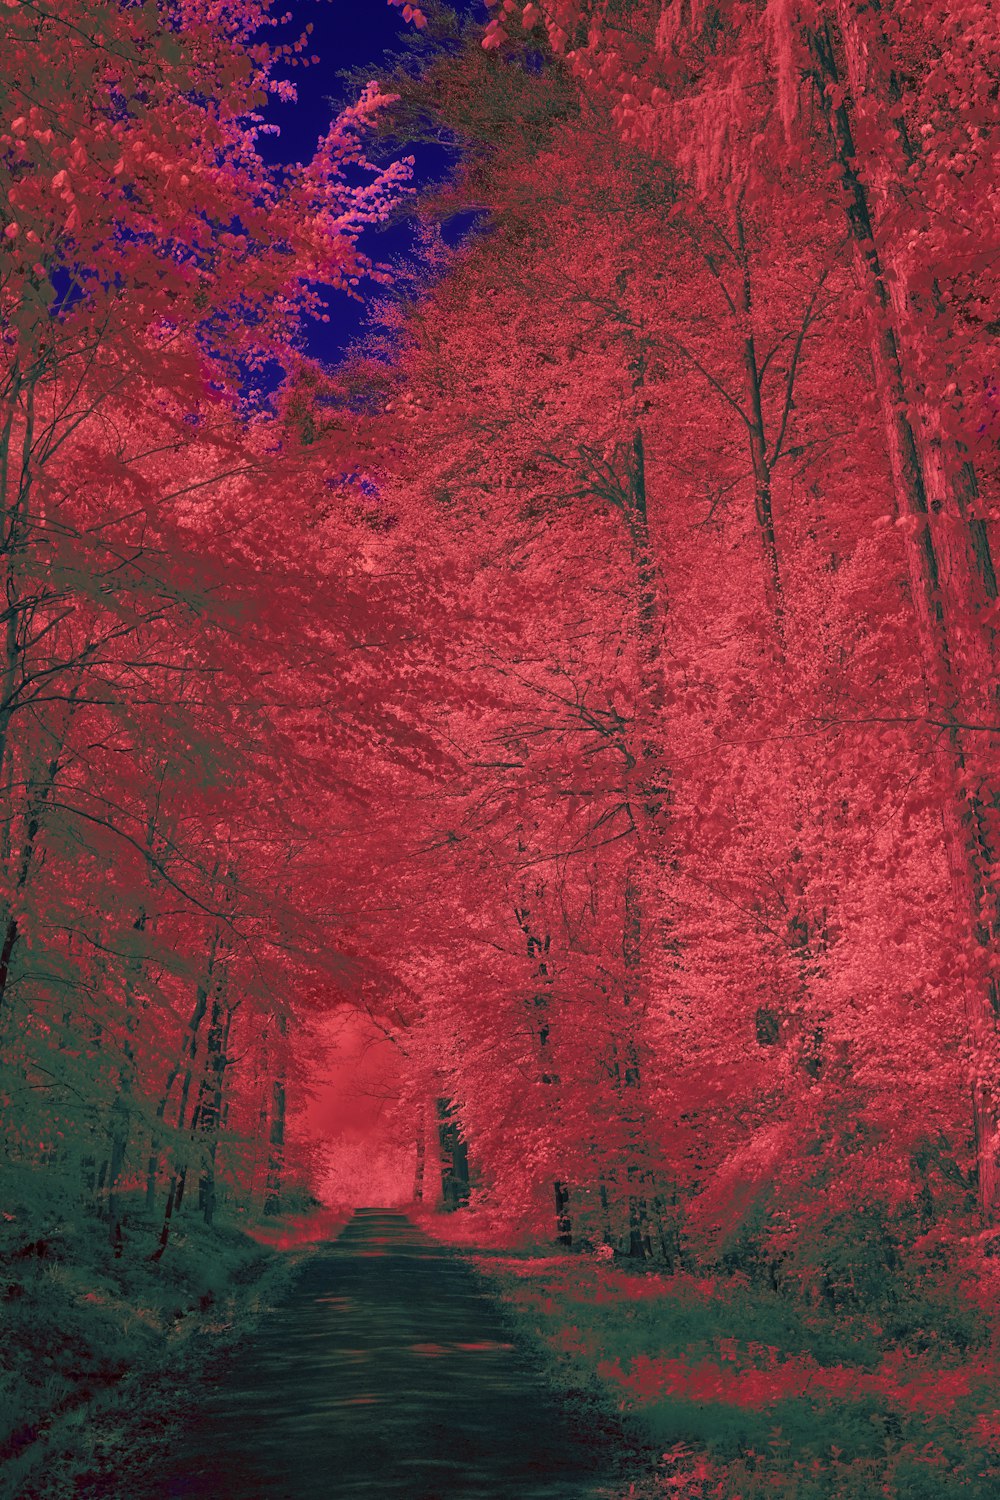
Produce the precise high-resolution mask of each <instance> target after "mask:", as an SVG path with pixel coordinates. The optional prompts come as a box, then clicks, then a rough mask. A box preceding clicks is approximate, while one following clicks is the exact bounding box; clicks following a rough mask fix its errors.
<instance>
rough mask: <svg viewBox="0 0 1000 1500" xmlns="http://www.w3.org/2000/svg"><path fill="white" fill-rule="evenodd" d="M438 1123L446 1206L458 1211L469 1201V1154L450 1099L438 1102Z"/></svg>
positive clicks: (442, 1188)
mask: <svg viewBox="0 0 1000 1500" xmlns="http://www.w3.org/2000/svg"><path fill="white" fill-rule="evenodd" d="M437 1121H438V1141H439V1143H440V1153H441V1199H442V1205H443V1207H444V1208H445V1209H446V1210H454V1209H456V1208H460V1207H461V1206H462V1204H463V1203H468V1201H469V1152H468V1147H467V1146H466V1143H465V1138H464V1136H463V1135H462V1127H461V1124H460V1122H459V1120H458V1118H457V1116H456V1114H455V1109H454V1105H453V1104H452V1102H451V1100H450V1099H439V1100H438V1101H437Z"/></svg>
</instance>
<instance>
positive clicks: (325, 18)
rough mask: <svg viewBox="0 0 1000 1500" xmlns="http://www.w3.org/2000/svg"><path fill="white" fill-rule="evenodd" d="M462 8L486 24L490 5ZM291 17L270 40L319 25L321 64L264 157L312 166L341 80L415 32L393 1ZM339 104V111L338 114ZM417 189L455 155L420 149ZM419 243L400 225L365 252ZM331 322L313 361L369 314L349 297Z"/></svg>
mask: <svg viewBox="0 0 1000 1500" xmlns="http://www.w3.org/2000/svg"><path fill="white" fill-rule="evenodd" d="M451 3H452V4H453V6H454V8H455V9H457V10H463V11H466V12H468V13H470V14H472V15H477V14H481V16H482V18H483V19H484V20H485V18H486V14H487V12H486V7H485V5H484V4H483V3H482V0H451ZM283 10H287V11H288V12H290V13H291V16H292V21H291V23H290V24H289V25H288V26H284V27H281V28H280V29H278V30H277V31H275V32H273V33H271V35H270V36H269V38H268V39H269V40H290V39H292V38H294V37H297V36H298V34H299V33H300V32H301V31H302V29H303V28H304V27H305V25H306V24H307V23H309V22H312V25H313V28H314V29H313V33H312V36H311V38H310V42H311V49H310V50H311V52H313V53H315V54H316V55H318V56H319V58H320V62H319V63H318V64H317V65H315V66H312V67H309V68H296V69H295V70H294V71H293V72H292V73H291V74H290V75H289V76H290V77H291V78H292V80H293V81H294V83H295V85H296V88H297V90H298V96H299V97H298V101H297V103H295V104H283V103H281V102H279V101H275V102H274V103H273V105H272V107H271V114H270V118H271V121H272V122H273V123H274V124H276V125H278V126H279V127H280V132H281V133H280V135H279V136H276V137H267V138H264V139H263V140H262V142H261V150H262V154H263V155H264V156H265V157H266V158H267V159H269V160H271V161H301V160H304V159H307V158H308V157H309V156H310V155H311V154H312V151H313V149H314V147H315V145H316V141H317V138H318V137H319V136H320V135H321V134H322V133H323V132H324V131H325V130H326V129H327V127H328V125H329V123H330V117H331V113H332V112H333V108H335V107H336V103H337V102H339V101H340V100H342V99H343V98H344V82H343V80H342V79H340V78H339V77H338V76H337V75H338V73H339V72H340V71H341V70H342V69H344V68H354V67H358V66H364V65H367V64H369V63H371V64H373V65H374V66H377V65H378V64H379V63H380V62H381V61H382V60H383V58H384V56H385V54H386V52H387V51H388V52H392V51H396V50H399V46H400V42H401V39H402V37H403V35H404V33H405V32H407V31H409V30H410V29H411V28H410V27H409V26H408V23H407V22H405V21H404V20H403V18H402V13H401V11H400V10H398V9H396V8H395V7H394V6H390V5H389V4H388V3H387V0H289V3H288V4H287V5H285V6H282V4H281V0H278V3H277V4H276V5H275V14H276V15H278V14H281V13H282V11H283ZM331 97H332V99H333V101H334V105H333V106H331ZM412 154H413V155H414V156H415V157H416V183H417V185H419V184H420V183H421V182H428V181H433V180H436V179H437V178H439V177H441V176H442V175H443V174H444V172H445V171H446V170H447V168H448V155H447V153H446V152H445V151H444V150H443V149H441V148H438V147H431V146H415V147H414V148H413V152H412ZM410 243H411V237H410V232H409V229H408V227H407V226H406V225H405V224H399V225H393V226H390V227H389V228H387V229H386V230H383V231H380V232H378V233H375V234H372V235H371V237H370V238H369V240H368V242H367V243H366V245H365V248H366V250H367V251H368V253H369V254H370V255H371V256H373V257H374V258H376V259H379V260H389V259H391V258H392V257H394V256H397V255H400V254H405V253H406V251H407V250H408V249H409V247H410ZM329 313H330V322H329V323H326V324H314V325H312V327H311V329H310V331H309V349H310V352H311V353H312V354H315V355H317V356H318V357H320V358H323V359H328V360H331V361H333V360H336V358H337V356H338V355H339V353H340V352H341V350H342V349H343V348H344V347H345V346H346V345H347V343H348V342H349V341H350V340H351V338H353V337H354V336H355V334H356V333H357V332H358V330H359V328H360V327H361V325H362V321H363V317H364V310H363V308H362V307H361V306H359V305H358V304H357V303H355V302H352V301H350V299H349V298H347V297H344V296H338V295H332V296H331V298H330V306H329Z"/></svg>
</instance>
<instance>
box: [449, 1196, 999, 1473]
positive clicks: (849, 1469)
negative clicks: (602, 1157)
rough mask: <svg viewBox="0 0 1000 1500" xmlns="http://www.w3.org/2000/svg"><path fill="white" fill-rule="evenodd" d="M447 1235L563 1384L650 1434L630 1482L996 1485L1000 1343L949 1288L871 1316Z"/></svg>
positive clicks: (636, 1433) (743, 1283)
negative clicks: (649, 1458)
mask: <svg viewBox="0 0 1000 1500" xmlns="http://www.w3.org/2000/svg"><path fill="white" fill-rule="evenodd" d="M456 1217H458V1218H461V1216H460V1215H459V1216H456ZM442 1232H444V1233H445V1234H447V1233H448V1229H447V1227H443V1230H442ZM451 1237H452V1238H453V1239H454V1240H456V1241H457V1242H464V1243H465V1245H466V1249H467V1253H470V1254H471V1255H472V1256H473V1258H474V1263H475V1264H476V1266H477V1268H478V1270H479V1271H480V1273H481V1274H482V1275H483V1276H484V1278H485V1279H486V1281H487V1284H488V1285H490V1286H491V1287H492V1288H493V1289H495V1290H496V1291H498V1292H499V1293H500V1295H501V1296H502V1297H503V1299H504V1301H505V1303H506V1304H507V1306H508V1307H509V1309H510V1310H511V1314H512V1316H513V1319H514V1323H513V1326H514V1327H515V1328H517V1329H518V1330H519V1331H520V1333H521V1334H522V1336H524V1337H526V1338H529V1339H533V1340H535V1341H536V1343H537V1345H538V1347H539V1348H541V1349H542V1350H544V1351H545V1354H546V1357H547V1361H548V1371H549V1378H550V1381H551V1383H552V1385H553V1387H554V1388H556V1389H561V1390H571V1391H575V1392H586V1393H588V1394H589V1397H590V1398H591V1399H592V1400H593V1401H594V1402H596V1403H599V1404H600V1403H603V1404H604V1405H605V1406H606V1407H608V1408H610V1409H612V1410H614V1411H616V1412H617V1413H618V1414H619V1416H620V1418H621V1420H622V1421H623V1422H624V1423H625V1424H626V1427H627V1429H628V1430H629V1431H630V1432H631V1434H632V1436H633V1438H634V1440H635V1441H636V1443H637V1444H639V1445H641V1444H643V1443H646V1444H650V1445H652V1452H653V1455H654V1458H655V1462H654V1463H653V1464H652V1466H651V1468H650V1469H649V1471H648V1472H647V1473H646V1474H645V1475H641V1467H642V1466H641V1465H639V1466H638V1467H637V1471H636V1478H635V1479H634V1480H633V1481H632V1482H631V1483H630V1484H629V1485H627V1486H626V1487H625V1488H624V1490H623V1491H622V1494H623V1495H627V1496H633V1497H635V1500H654V1497H655V1500H661V1497H662V1500H666V1497H668V1496H669V1497H672V1500H765V1497H766V1500H878V1497H886V1496H887V1497H892V1500H997V1497H1000V1409H998V1408H1000V1355H998V1350H997V1347H996V1342H995V1335H994V1332H993V1331H992V1330H991V1327H990V1324H989V1322H988V1320H987V1318H986V1317H985V1316H983V1315H982V1314H981V1313H980V1312H979V1311H978V1310H977V1309H976V1308H974V1307H971V1306H970V1305H969V1304H968V1302H966V1301H963V1300H962V1299H961V1298H960V1297H958V1296H956V1295H952V1294H948V1293H947V1292H942V1293H940V1295H938V1296H933V1295H928V1294H926V1293H925V1294H923V1295H917V1294H916V1293H914V1294H913V1295H912V1296H909V1297H906V1296H903V1297H900V1298H898V1299H897V1300H896V1302H895V1305H893V1306H887V1307H883V1308H882V1309H880V1310H879V1312H878V1315H877V1316H876V1315H875V1314H873V1312H872V1311H871V1310H870V1309H869V1310H867V1311H864V1312H862V1311H860V1310H858V1309H855V1310H854V1311H852V1312H849V1311H846V1310H844V1309H843V1308H841V1309H839V1310H834V1309H831V1308H829V1307H825V1308H824V1307H823V1306H816V1305H809V1304H808V1302H806V1301H805V1300H801V1301H800V1300H798V1299H796V1298H795V1297H794V1296H792V1295H790V1294H789V1293H788V1292H787V1291H786V1292H784V1293H783V1294H782V1293H778V1292H774V1293H771V1292H769V1291H764V1290H762V1289H760V1288H757V1287H754V1286H753V1285H751V1283H750V1282H749V1281H748V1280H747V1279H746V1278H745V1277H741V1276H732V1277H718V1278H705V1279H698V1278H696V1277H693V1276H690V1275H665V1274H656V1273H653V1272H645V1271H643V1270H641V1269H640V1268H638V1267H628V1266H626V1265H625V1264H623V1263H621V1262H619V1263H618V1264H613V1263H608V1262H602V1261H598V1260H597V1259H595V1257H594V1256H592V1255H575V1254H561V1255H553V1254H551V1253H544V1252H543V1253H530V1252H525V1251H523V1250H521V1251H517V1250H507V1251H503V1252H496V1251H486V1250H482V1251H478V1252H477V1251H474V1250H472V1249H471V1246H470V1245H469V1244H468V1231H465V1232H464V1233H463V1231H462V1230H461V1229H460V1227H459V1226H458V1225H457V1224H456V1225H455V1227H454V1231H453V1233H452V1235H451Z"/></svg>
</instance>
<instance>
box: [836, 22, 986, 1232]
mask: <svg viewBox="0 0 1000 1500" xmlns="http://www.w3.org/2000/svg"><path fill="white" fill-rule="evenodd" d="M810 44H811V47H812V53H813V58H814V60H815V77H816V85H817V91H818V94H819V97H820V100H821V103H822V108H823V111H824V115H825V118H826V122H827V127H828V130H829V134H830V139H831V143H832V147H833V152H834V155H835V158H836V161H837V164H838V166H839V168H840V173H841V180H842V184H843V188H844V195H845V202H846V205H847V218H848V224H849V227H850V232H851V239H852V243H853V247H854V257H855V266H856V270H857V275H858V279H859V282H860V284H861V285H862V287H865V288H867V289H868V290H869V291H870V293H871V295H872V299H873V303H874V307H875V316H874V317H873V318H872V324H871V338H870V349H871V357H872V364H873V367H874V370H875V378H876V383H877V387H878V394H879V400H880V404H881V409H882V420H883V428H884V432H885V437H886V446H887V449H888V457H889V465H890V471H891V475H892V483H893V490H894V494H895V503H896V510H897V515H898V516H900V517H903V518H905V519H906V520H907V521H908V522H909V523H910V524H909V525H908V527H907V528H906V529H905V530H904V538H905V547H906V559H907V565H908V570H909V578H910V593H911V597H912V601H913V606H914V613H915V617H916V624H917V637H918V642H919V647H920V655H921V658H922V661H923V665H924V672H925V679H926V691H927V696H928V704H929V710H930V712H929V717H930V718H931V719H932V720H933V721H935V722H938V723H940V724H941V725H942V726H943V727H944V728H946V729H947V730H948V734H949V750H950V757H949V764H948V767H947V786H946V789H945V793H944V797H943V804H944V805H943V815H944V822H945V841H946V850H947V857H948V867H949V872H950V876H951V883H952V889H953V892H954V896H955V903H956V908H957V912H958V915H959V919H960V920H961V921H963V922H968V924H969V927H970V929H971V935H972V939H973V943H974V945H975V949H976V950H977V951H976V952H975V954H974V959H975V962H974V963H973V964H972V965H970V968H969V976H968V978H967V980H966V981H965V983H964V987H963V989H964V992H963V1008H964V1014H965V1022H966V1028H967V1032H968V1036H969V1041H970V1044H971V1051H972V1056H973V1076H972V1085H971V1092H972V1113H973V1129H974V1134H975V1139H976V1148H977V1165H978V1182H979V1201H980V1207H981V1211H982V1213H983V1216H984V1218H985V1219H986V1220H987V1222H992V1221H993V1220H994V1219H995V1217H996V1215H997V1212H998V1209H1000V1165H998V1100H997V1097H996V1091H995V1088H994V1086H993V1084H992V1083H991V1082H990V1079H991V1076H992V1073H993V1058H994V1054H995V1050H996V1004H997V997H996V989H995V984H994V981H993V980H992V977H991V970H990V961H991V959H992V957H993V954H994V952H995V936H996V924H997V915H998V903H997V889H996V883H995V877H994V873H993V872H994V867H995V862H996V852H997V849H998V847H1000V840H998V837H997V828H996V821H997V807H998V804H1000V796H998V789H997V788H996V787H995V786H994V785H993V776H992V772H991V770H990V769H989V768H988V767H987V766H986V765H985V764H984V761H985V760H986V757H985V755H984V754H983V752H984V751H986V750H987V749H988V748H989V746H988V744H987V745H983V744H982V743H981V741H982V740H983V739H990V738H993V737H992V736H986V735H985V734H980V735H979V740H980V743H979V744H977V743H975V739H974V736H975V734H976V733H977V732H976V731H973V739H972V740H971V741H970V737H969V735H968V733H966V732H963V729H962V727H961V726H962V725H963V724H968V723H969V722H970V721H971V722H973V723H975V722H981V721H982V716H983V714H984V712H986V713H992V712H993V711H994V693H993V683H992V676H991V671H990V665H989V657H990V653H989V649H988V644H987V642H986V640H985V638H984V636H983V633H982V632H981V631H978V632H977V631H976V630H975V628H974V627H970V625H969V620H970V615H971V613H972V611H971V605H972V604H973V602H974V600H973V598H972V597H970V592H969V591H970V588H971V587H972V586H973V580H976V582H975V587H979V586H981V584H982V581H983V574H984V560H983V558H982V556H981V552H982V545H983V543H982V538H981V537H979V536H978V534H976V533H970V532H969V531H967V530H965V529H964V528H963V529H961V530H959V529H957V528H955V527H954V526H953V525H951V526H949V524H948V523H949V519H950V518H951V519H953V518H954V513H955V510H956V507H957V505H958V501H957V498H956V497H955V496H954V495H953V496H951V497H949V494H948V491H947V487H946V486H944V485H943V483H942V479H943V474H944V470H943V467H942V465H941V463H940V462H939V456H935V457H934V459H933V461H931V462H928V461H927V458H928V455H927V449H926V446H925V444H923V443H922V441H921V437H920V434H919V432H918V430H917V429H916V428H915V427H914V425H913V423H912V421H911V417H910V412H911V411H917V412H918V413H919V409H920V402H919V399H918V396H917V393H916V391H915V390H914V389H913V388H912V385H911V382H910V380H909V378H908V375H909V372H908V370H907V364H906V353H907V351H906V345H905V332H906V329H905V324H902V323H901V314H905V311H906V309H905V305H904V304H905V299H906V289H905V286H902V287H899V286H897V287H896V288H895V289H894V290H893V291H892V292H890V289H889V283H890V278H887V277H886V274H885V269H884V261H883V257H882V254H881V251H880V247H879V244H878V240H877V226H876V224H875V222H874V215H873V211H872V205H871V202H870V198H869V191H868V187H867V185H866V183H865V182H864V181H863V180H862V177H861V175H860V170H859V163H858V154H857V150H856V147H855V141H854V132H853V126H852V121H851V114H850V109H849V103H848V99H847V96H846V95H845V93H844V90H843V86H842V82H841V79H842V70H841V68H840V66H839V64H838V61H837V51H836V45H835V41H834V37H833V34H832V32H831V30H830V28H829V27H822V28H819V29H817V30H816V31H813V32H811V33H810ZM859 66H860V63H858V62H857V61H856V64H855V67H856V68H857V67H859ZM828 89H829V90H831V91H832V92H828ZM901 299H902V301H901ZM927 425H928V426H930V428H931V436H932V437H933V436H934V428H933V424H932V423H928V424H927ZM949 513H950V515H949ZM939 518H940V519H939ZM956 538H959V540H956ZM977 548H978V550H979V554H980V555H979V556H978V558H977ZM988 570H989V571H990V572H991V571H992V559H988ZM956 617H957V619H958V621H959V623H958V624H957V625H955V624H954V623H953V621H954V620H955V618H956ZM970 743H971V746H972V748H971V751H970Z"/></svg>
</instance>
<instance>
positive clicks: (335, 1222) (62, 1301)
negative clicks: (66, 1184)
mask: <svg viewBox="0 0 1000 1500" xmlns="http://www.w3.org/2000/svg"><path fill="white" fill-rule="evenodd" d="M344 1217H346V1215H331V1214H329V1213H326V1214H324V1215H319V1216H315V1215H314V1216H303V1217H301V1218H299V1219H297V1220H294V1221H278V1222H272V1223H269V1224H268V1225H267V1226H266V1227H262V1228H260V1229H255V1230H251V1232H246V1231H245V1230H244V1229H243V1228H237V1227H236V1226H234V1225H232V1224H226V1223H222V1224H220V1225H218V1226H217V1227H213V1228H212V1229H207V1228H206V1227H205V1225H204V1224H202V1223H201V1222H200V1220H198V1219H196V1218H194V1217H193V1216H192V1218H191V1219H190V1221H188V1220H182V1221H181V1223H180V1224H179V1226H178V1230H177V1232H176V1233H175V1234H174V1236H173V1237H172V1239H171V1243H170V1245H169V1247H168V1250H167V1253H166V1254H165V1255H164V1256H163V1258H162V1260H160V1261H151V1260H150V1259H149V1258H148V1253H135V1254H129V1253H128V1250H126V1253H125V1254H124V1255H122V1256H121V1257H120V1258H116V1257H115V1256H114V1253H113V1250H112V1247H111V1246H110V1244H109V1243H108V1238H107V1228H106V1226H105V1225H104V1224H103V1223H101V1222H100V1221H98V1220H96V1219H93V1218H90V1217H78V1218H75V1219H72V1220H67V1219H63V1220H61V1221H55V1222H50V1223H49V1224H48V1225H47V1226H46V1227H45V1229H44V1231H43V1232H41V1233H35V1229H36V1227H37V1226H32V1227H31V1232H30V1234H29V1233H26V1225H25V1222H24V1220H23V1219H21V1218H20V1217H19V1216H17V1217H14V1218H11V1219H4V1221H3V1222H2V1227H0V1298H2V1303H3V1305H2V1320H3V1339H2V1344H0V1496H5V1497H6V1496H10V1497H11V1500H13V1497H15V1496H16V1497H17V1500H60V1497H65V1496H70V1495H94V1496H98V1495H106V1496H112V1495H113V1496H122V1495H125V1494H127V1493H128V1490H129V1483H128V1475H129V1473H130V1472H135V1473H139V1472H141V1471H143V1470H145V1469H148V1467H149V1466H150V1464H151V1463H152V1464H155V1460H156V1455H157V1451H158V1450H160V1449H164V1448H165V1447H166V1445H168V1444H169V1442H170V1437H171V1433H172V1432H173V1431H175V1430H176V1426H177V1424H178V1423H180V1422H183V1420H184V1418H185V1415H186V1413H187V1412H188V1411H189V1410H190V1409H191V1405H192V1403H193V1402H194V1401H196V1400H197V1390H198V1388H199V1382H200V1381H201V1380H202V1379H203V1378H204V1373H205V1370H206V1368H207V1367H210V1366H211V1364H212V1362H213V1361H214V1360H215V1359H217V1358H219V1357H222V1356H224V1355H225V1353H226V1352H227V1351H228V1350H229V1349H230V1348H231V1347H232V1346H233V1345H234V1344H235V1343H236V1342H237V1341H238V1340H239V1339H240V1338H242V1337H244V1336H245V1335H246V1334H247V1333H248V1332H249V1331H250V1330H251V1329H252V1328H253V1327H254V1326H255V1324H256V1323H257V1322H258V1320H259V1318H260V1317H261V1315H262V1314H263V1313H264V1312H265V1311H266V1310H267V1308H268V1307H269V1306H270V1305H273V1303H274V1302H275V1301H277V1300H279V1299H280V1297H281V1296H282V1294H283V1292H284V1291H285V1290H286V1288H287V1286H288V1283H289V1281H290V1279H291V1277H292V1276H293V1274H294V1272H295V1271H296V1269H297V1268H298V1266H299V1264H300V1263H301V1260H302V1258H303V1256H305V1255H307V1254H308V1253H309V1251H310V1246H311V1244H312V1243H313V1242H314V1241H319V1240H323V1239H328V1238H330V1237H332V1235H333V1234H334V1233H335V1232H336V1230H337V1228H338V1227H339V1224H340V1223H341V1222H343V1219H344ZM143 1251H144V1252H145V1251H148V1247H146V1246H144V1247H143Z"/></svg>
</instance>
